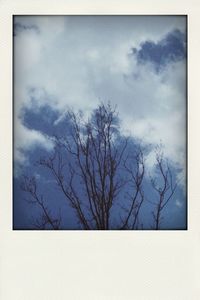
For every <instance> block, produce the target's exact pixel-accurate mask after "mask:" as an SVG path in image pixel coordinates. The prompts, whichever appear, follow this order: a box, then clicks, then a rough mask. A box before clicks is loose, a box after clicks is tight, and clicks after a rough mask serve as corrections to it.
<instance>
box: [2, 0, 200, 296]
mask: <svg viewBox="0 0 200 300" xmlns="http://www.w3.org/2000/svg"><path fill="white" fill-rule="evenodd" d="M131 2H132V3H130V1H128V0H125V1H114V0H111V1H109V3H107V2H106V1H105V0H101V1H97V0H95V1H89V0H88V1H85V0H82V1H81V0H78V1H74V2H73V1H72V0H71V1H69V0H61V1H60V2H58V1H55V2H54V3H50V1H47V0H40V1H39V0H29V1H26V0H1V2H0V62H1V64H0V65H1V70H2V72H1V73H0V76H1V77H0V78H1V82H2V85H1V103H2V107H1V110H0V123H1V126H0V137H1V150H0V164H1V172H0V186H1V189H0V193H1V195H0V298H1V299H2V300H11V299H15V300H27V299H28V300H33V299H34V300H35V299H37V300H43V299H48V300H51V299H52V300H53V299H59V300H62V299H63V300H64V299H72V300H76V299H77V300H79V299H80V300H82V299H83V300H84V299H87V300H90V299H92V300H96V299H97V300H122V299H123V300H124V299H125V300H129V299H130V300H133V299H136V300H151V299H152V300H155V299H159V300H160V299H162V300H189V299H191V300H193V299H194V300H197V299H200V287H199V286H198V285H199V284H198V283H199V276H200V271H199V270H200V257H199V253H200V238H199V233H200V223H199V222H200V221H199V219H200V218H199V216H200V189H199V188H198V186H199V184H198V181H199V179H198V178H199V170H200V155H199V153H200V142H199V141H198V128H200V127H199V125H200V124H199V120H200V118H199V113H198V112H199V108H200V104H199V99H200V90H199V75H198V67H199V65H200V60H199V59H198V55H199V52H200V39H199V38H198V33H199V29H200V18H199V15H200V4H199V3H198V1H194V0H192V1H190V2H189V1H186V0H182V1H180V0H174V1H173V3H169V1H165V2H164V1H160V0H152V1H149V0H143V1H138V2H137V3H136V1H134V2H133V1H131ZM69 14H72V15H84V14H87V15H88V14H91V15H93V14H95V15H96V14H100V15H187V18H188V28H187V30H188V62H187V65H188V70H187V71H188V74H187V79H188V80H187V85H188V99H187V102H188V113H187V115H188V168H187V171H188V175H187V177H188V197H187V201H188V210H187V213H188V229H187V230H184V231H179V230H171V231H158V232H156V231H128V232H125V231H122V232H119V231H110V232H109V231H105V232H103V231H101V232H97V231H92V232H87V231H56V232H54V231H53V232H52V231H28V230H26V231H14V230H12V221H13V220H12V202H13V201H12V164H13V162H12V143H13V136H12V130H13V128H12V126H13V120H12V109H13V107H12V101H13V100H12V78H13V72H12V59H13V57H12V55H13V53H12V20H13V16H14V15H69Z"/></svg>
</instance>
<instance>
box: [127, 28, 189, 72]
mask: <svg viewBox="0 0 200 300" xmlns="http://www.w3.org/2000/svg"><path fill="white" fill-rule="evenodd" d="M140 46H141V47H140V49H136V48H133V49H132V54H133V55H136V57H137V60H138V62H139V63H145V62H151V63H152V64H153V65H154V66H155V69H156V71H160V69H161V68H162V67H163V66H165V65H166V64H168V63H170V62H175V61H179V60H182V59H184V58H185V57H186V34H185V33H183V32H181V31H180V30H174V31H172V32H170V33H168V34H167V35H166V36H165V37H164V38H163V39H162V40H160V41H159V42H157V43H155V42H153V41H146V42H144V43H142V44H141V45H140Z"/></svg>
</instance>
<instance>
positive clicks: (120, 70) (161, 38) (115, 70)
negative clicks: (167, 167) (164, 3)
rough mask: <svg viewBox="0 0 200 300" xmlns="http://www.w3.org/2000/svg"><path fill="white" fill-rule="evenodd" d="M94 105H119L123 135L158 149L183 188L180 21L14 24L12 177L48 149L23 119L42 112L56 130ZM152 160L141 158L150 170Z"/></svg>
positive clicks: (20, 20)
mask: <svg viewBox="0 0 200 300" xmlns="http://www.w3.org/2000/svg"><path fill="white" fill-rule="evenodd" d="M100 101H102V102H105V103H106V102H108V101H110V103H111V104H113V105H117V110H118V111H119V113H120V119H121V124H122V131H123V134H127V135H130V134H131V135H133V136H135V137H137V138H139V139H141V140H142V142H143V143H144V144H147V145H149V144H151V145H157V144H159V143H162V144H163V146H164V152H165V155H166V156H167V158H168V159H169V160H170V161H171V162H172V163H173V165H174V166H175V167H176V169H177V177H179V179H181V180H180V182H182V183H183V184H184V172H185V155H186V139H185V137H186V18H185V17H183V16H40V17H39V16H27V17H26V16H17V17H15V18H14V129H15V132H14V141H15V149H14V155H15V176H16V177H17V176H18V174H19V173H20V170H21V168H22V167H23V166H29V165H30V153H31V151H33V150H37V149H38V148H40V149H42V148H43V149H45V150H47V151H50V150H51V149H52V147H53V144H52V142H51V141H50V140H49V139H48V137H47V131H46V132H44V131H45V130H43V131H42V130H41V127H39V126H37V124H36V123H37V122H35V125H34V126H33V124H34V123H33V116H32V117H30V116H29V117H30V118H29V120H30V119H31V120H32V123H31V122H28V121H27V122H26V120H27V118H28V117H27V116H28V115H27V112H29V113H30V112H31V113H32V114H37V113H39V114H40V115H42V116H43V118H45V117H46V118H47V113H46V112H47V108H48V110H49V111H51V116H53V119H52V120H53V124H54V125H55V126H58V125H59V123H60V122H61V121H62V117H63V115H64V112H65V111H66V110H67V109H68V108H73V109H75V110H79V109H81V110H83V111H84V113H85V115H88V114H89V113H90V112H91V111H92V109H94V108H95V107H96V106H97V105H98V103H99V102H100ZM48 116H49V115H48ZM52 120H51V121H49V122H51V123H52ZM41 121H42V120H41ZM47 123H48V122H47ZM31 124H32V125H31ZM153 157H154V156H153V155H151V153H150V154H149V155H148V158H147V164H148V167H149V168H150V169H151V168H153V164H154V159H153ZM176 203H177V207H181V206H182V205H183V203H182V200H181V199H177V200H176Z"/></svg>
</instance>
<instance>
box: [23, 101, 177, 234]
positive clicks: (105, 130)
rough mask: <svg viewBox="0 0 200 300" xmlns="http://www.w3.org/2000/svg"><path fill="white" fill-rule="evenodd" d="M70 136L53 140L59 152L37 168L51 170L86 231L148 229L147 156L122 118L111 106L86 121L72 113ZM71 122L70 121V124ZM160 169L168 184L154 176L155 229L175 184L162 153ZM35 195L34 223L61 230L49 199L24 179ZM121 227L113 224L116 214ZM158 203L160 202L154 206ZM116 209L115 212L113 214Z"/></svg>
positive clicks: (69, 116)
mask: <svg viewBox="0 0 200 300" xmlns="http://www.w3.org/2000/svg"><path fill="white" fill-rule="evenodd" d="M67 120H68V125H67V128H66V135H65V136H63V135H62V136H55V137H54V143H55V147H54V151H53V153H52V155H50V156H49V157H41V158H40V159H39V161H38V165H39V166H41V167H43V168H45V169H46V170H49V171H50V173H51V175H52V177H53V179H54V181H55V182H56V183H57V186H58V188H59V190H60V192H61V193H62V195H63V196H64V198H65V199H66V200H67V202H68V203H69V204H70V206H71V207H72V209H73V210H74V212H75V214H76V216H77V221H78V223H79V225H80V227H81V228H82V229H86V230H91V229H100V230H108V229H113V228H114V229H121V230H127V229H131V230H135V229H143V224H142V222H141V221H140V211H141V208H142V205H143V203H144V202H145V194H144V188H143V181H144V177H145V158H144V151H143V149H142V147H139V146H138V145H137V146H136V145H135V144H134V143H131V144H130V143H129V140H128V138H125V137H122V136H121V135H120V132H119V120H118V115H117V113H116V111H115V109H113V108H112V107H111V106H110V105H109V104H108V105H103V104H100V105H99V106H98V108H97V109H96V110H94V112H93V114H92V116H91V117H90V118H88V120H87V121H86V120H85V118H84V116H83V114H82V113H81V112H79V113H74V112H73V111H69V112H68V113H67ZM69 120H70V121H69ZM156 162H157V168H158V171H159V173H160V176H161V178H162V180H163V184H161V183H160V182H161V181H159V184H160V185H158V183H157V181H156V179H153V178H151V185H152V187H153V189H154V190H155V191H156V193H157V195H158V200H157V201H156V209H155V211H154V212H153V218H154V223H155V226H154V227H155V229H159V227H160V223H161V218H162V216H161V213H162V210H163V209H164V207H165V206H166V205H167V203H168V202H169V200H170V198H171V197H172V196H173V194H174V192H175V189H176V185H174V184H173V178H172V174H171V171H170V168H169V166H167V168H166V167H165V164H164V161H163V157H162V155H161V154H160V153H157V156H156ZM21 187H22V189H23V191H25V192H27V193H28V194H29V195H30V197H31V200H30V201H31V203H33V204H36V205H37V206H38V207H39V208H40V210H41V216H40V218H38V219H37V220H36V221H35V227H36V228H38V229H59V228H61V223H62V220H61V215H60V214H59V216H55V215H52V213H51V211H50V210H49V208H48V201H47V200H46V201H45V200H44V197H43V195H40V194H39V192H38V189H37V184H36V180H35V179H34V178H28V177H27V176H25V177H24V178H23V181H22V185H21ZM117 205H118V206H120V212H119V211H118V212H117V213H118V217H117V218H118V221H117V223H118V224H117V225H116V224H115V225H113V224H112V216H113V215H115V217H116V210H115V207H116V206H117ZM154 205H155V203H154ZM114 210H115V212H113V211H114Z"/></svg>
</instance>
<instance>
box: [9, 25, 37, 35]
mask: <svg viewBox="0 0 200 300" xmlns="http://www.w3.org/2000/svg"><path fill="white" fill-rule="evenodd" d="M24 30H28V31H30V30H33V31H34V32H35V33H39V28H38V27H37V26H36V25H23V24H21V23H19V22H16V23H14V26H13V35H14V36H16V35H18V34H19V33H21V32H22V31H24Z"/></svg>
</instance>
